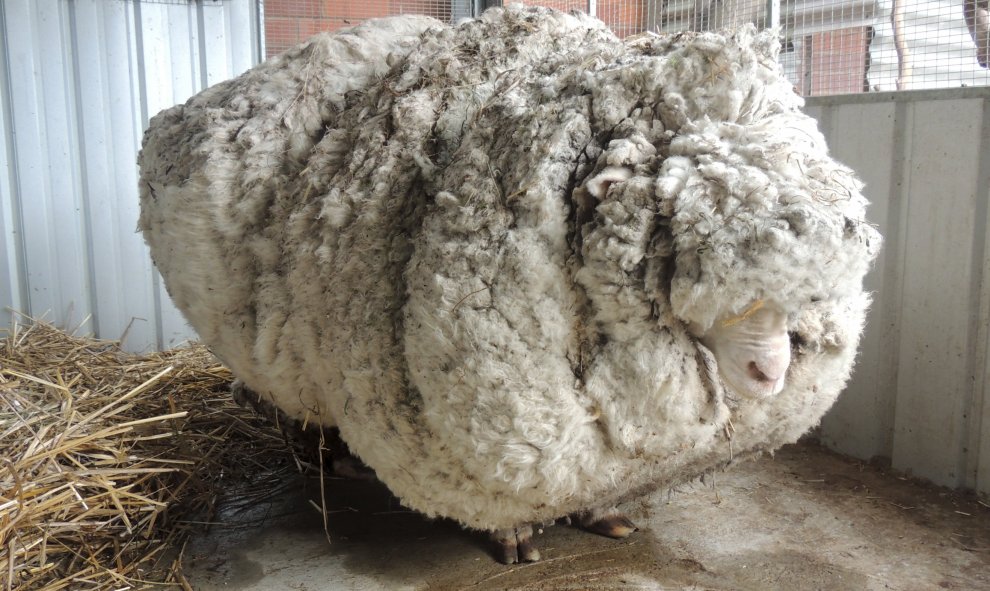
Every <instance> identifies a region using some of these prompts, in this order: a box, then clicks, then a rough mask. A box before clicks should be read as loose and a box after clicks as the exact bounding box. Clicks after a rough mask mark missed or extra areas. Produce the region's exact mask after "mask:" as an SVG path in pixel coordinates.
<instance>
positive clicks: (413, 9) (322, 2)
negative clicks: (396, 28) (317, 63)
mask: <svg viewBox="0 0 990 591" xmlns="http://www.w3.org/2000/svg"><path fill="white" fill-rule="evenodd" d="M263 4H264V14H265V48H266V49H265V54H266V57H271V56H273V55H276V54H279V53H281V52H283V51H285V50H286V49H288V48H290V47H292V46H293V45H295V44H297V43H299V42H300V41H303V40H305V39H307V38H309V37H310V36H312V35H314V34H316V33H319V32H321V31H336V30H337V29H340V28H343V27H349V26H352V25H356V24H358V23H360V22H361V21H363V20H366V19H369V18H375V17H381V16H392V15H398V14H426V15H429V16H432V17H434V18H437V19H440V20H442V21H444V22H450V21H451V20H452V19H453V18H460V17H461V16H470V13H468V14H460V15H456V16H455V14H454V13H453V11H452V10H451V0H263Z"/></svg>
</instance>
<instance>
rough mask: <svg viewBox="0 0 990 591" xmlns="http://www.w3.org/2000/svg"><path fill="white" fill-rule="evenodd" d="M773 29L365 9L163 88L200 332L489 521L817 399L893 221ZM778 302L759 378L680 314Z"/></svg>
mask: <svg viewBox="0 0 990 591" xmlns="http://www.w3.org/2000/svg"><path fill="white" fill-rule="evenodd" d="M777 51H778V47H777V41H776V39H775V36H774V35H773V34H772V33H757V32H756V31H755V29H753V28H742V29H739V30H737V31H732V32H727V33H701V34H695V33H685V34H679V35H674V36H657V35H643V36H638V37H635V38H632V39H627V40H625V41H622V40H619V39H618V38H616V37H615V36H614V35H613V34H612V33H611V32H610V31H609V30H608V29H607V28H606V27H605V26H604V25H603V24H601V23H600V22H598V21H596V20H594V19H591V18H589V17H585V16H580V15H577V16H572V15H567V14H562V13H559V12H554V11H550V10H547V9H536V8H523V7H515V8H509V9H505V10H501V9H493V10H489V11H487V12H486V13H485V14H484V16H482V17H481V18H479V19H477V20H473V21H468V22H465V23H462V24H460V25H458V26H456V27H447V26H444V25H441V24H440V23H439V22H437V21H435V20H432V19H429V18H426V17H414V16H409V17H399V18H392V19H383V20H374V21H369V22H367V23H365V24H363V25H361V26H358V27H355V28H353V29H350V30H347V31H343V32H340V33H337V34H335V35H330V34H326V35H321V36H317V37H314V38H313V39H311V40H310V41H308V42H307V43H305V44H303V45H300V46H299V47H297V48H295V49H293V50H290V51H288V52H287V53H285V54H283V55H282V56H279V57H278V58H275V59H273V60H270V61H268V62H266V63H265V64H262V65H260V66H258V67H256V68H254V69H252V70H250V71H249V72H247V73H246V74H244V75H242V76H241V77H239V78H237V79H235V80H231V81H229V82H225V83H222V84H219V85H217V86H214V87H212V88H210V89H208V90H206V91H204V92H203V93H201V94H199V95H197V96H195V97H194V98H192V99H191V100H190V101H189V102H188V103H186V104H185V105H180V106H176V107H174V108H172V109H169V110H167V111H164V112H163V113H161V114H159V115H158V116H157V117H155V118H154V120H153V121H152V123H151V127H150V129H149V130H148V132H147V135H146V136H145V141H144V149H143V152H142V155H141V167H142V177H141V206H142V213H141V221H140V226H141V229H142V230H143V231H144V233H145V236H146V237H147V241H148V244H149V245H150V247H151V250H152V254H153V257H154V260H155V262H156V264H157V265H158V268H159V269H160V270H161V272H162V274H163V275H164V278H165V281H166V284H167V285H168V288H169V292H170V294H171V295H172V297H173V299H174V300H175V302H176V304H177V305H178V307H179V308H180V309H181V310H182V311H183V312H184V313H185V315H186V316H187V318H188V319H189V321H190V322H191V323H192V325H193V326H194V327H195V328H196V330H197V331H198V332H199V334H200V336H201V338H202V340H203V341H204V342H205V343H207V344H208V345H209V347H210V348H211V349H212V350H213V351H214V352H215V353H216V354H217V355H218V356H219V357H220V358H221V359H222V360H223V361H224V362H225V363H226V364H228V365H229V366H230V368H231V369H232V370H233V372H234V374H235V375H236V376H238V377H239V378H240V379H241V380H243V381H244V382H245V384H246V385H247V387H248V388H250V389H251V390H253V391H254V392H256V393H258V395H259V396H260V397H262V398H265V399H269V400H271V401H273V402H274V403H275V404H276V405H277V406H278V407H280V408H281V409H282V410H284V411H285V412H286V413H288V414H289V415H290V416H294V417H296V418H299V419H301V420H304V421H306V422H307V423H309V424H316V423H320V424H323V425H337V426H338V427H339V428H340V433H341V435H342V437H343V438H344V440H345V441H346V442H347V443H348V445H349V446H350V447H351V449H352V450H353V452H354V453H356V454H357V455H358V456H359V457H360V458H361V459H362V460H364V462H366V463H367V464H368V465H369V466H371V467H372V468H373V469H374V470H375V471H376V472H377V474H378V477H379V478H380V479H381V480H382V481H384V482H385V483H386V484H387V485H388V487H389V488H390V489H391V490H392V491H393V492H394V493H395V494H396V495H397V496H398V497H400V498H401V499H402V501H403V502H404V503H405V504H407V505H408V506H410V507H412V508H415V509H417V510H419V511H422V512H424V513H426V514H428V515H443V516H447V517H451V518H454V519H457V520H459V521H460V522H461V523H463V524H465V525H468V526H471V527H475V528H481V529H496V528H503V527H511V526H516V525H519V524H522V523H525V522H533V521H543V520H549V519H552V518H556V517H559V516H562V515H565V514H568V513H571V512H574V511H578V510H584V509H589V508H597V507H604V506H608V505H611V504H614V503H616V502H618V501H620V500H622V499H624V498H628V497H630V496H632V495H635V494H639V493H642V492H644V491H646V490H648V489H651V488H655V487H664V486H669V485H672V484H675V483H677V482H679V481H682V480H684V479H688V478H692V477H695V476H697V475H698V474H700V473H702V472H704V471H706V470H710V469H712V468H714V467H716V466H721V465H724V464H726V463H728V462H729V461H731V460H732V459H733V458H738V457H740V456H742V455H746V454H749V453H752V452H754V451H759V450H772V449H774V448H776V447H778V446H780V445H782V444H784V443H787V442H791V441H794V440H795V439H797V437H798V436H800V435H801V434H802V433H803V432H805V431H806V430H807V429H808V428H809V427H811V426H813V425H815V424H817V422H818V421H819V419H820V417H821V416H822V414H823V413H824V412H825V411H826V410H827V409H828V408H829V406H830V405H831V404H832V402H833V401H834V399H835V397H836V396H837V395H838V393H839V391H840V390H841V388H842V387H843V385H844V384H845V382H846V380H847V378H848V376H849V372H850V369H851V366H852V364H853V358H854V356H855V350H856V346H857V342H858V339H859V335H860V332H861V330H862V325H863V321H864V313H865V309H866V307H867V305H868V299H869V298H868V296H867V295H866V294H864V292H863V290H862V277H863V275H864V274H865V272H866V271H867V269H868V267H869V265H870V263H871V261H872V259H873V257H874V256H875V254H876V251H877V249H878V248H879V246H880V237H879V235H878V234H877V232H876V231H875V230H874V229H873V228H872V227H871V226H870V225H868V224H867V223H866V222H865V220H864V208H865V206H866V200H865V199H864V198H863V196H862V195H861V193H860V188H861V185H860V183H859V182H858V181H857V180H856V178H855V177H854V175H853V173H852V172H851V171H850V170H849V169H848V168H846V167H844V166H843V165H841V164H839V163H837V162H835V161H834V160H833V159H831V158H830V157H829V156H828V153H827V148H826V145H825V142H824V139H823V137H822V136H821V134H820V133H819V132H818V130H817V127H816V124H815V122H814V121H813V120H812V119H810V118H808V117H806V116H805V115H803V114H802V113H801V112H800V111H799V108H800V106H801V104H802V103H801V99H800V97H798V96H796V95H795V93H794V92H793V90H792V87H791V85H790V84H789V83H788V82H787V81H786V80H785V79H784V78H783V76H782V74H781V71H780V68H779V66H778V64H777V62H776V53H777ZM754 302H756V303H757V304H756V305H760V304H762V305H774V306H778V307H782V308H783V309H785V310H786V311H787V312H788V313H789V314H790V316H789V318H790V320H789V330H790V332H791V336H792V342H793V351H792V356H793V361H792V364H791V367H790V369H789V371H788V376H787V386H786V388H785V389H784V390H783V391H782V392H781V393H780V394H779V395H777V396H775V397H771V398H764V399H749V398H745V397H741V396H737V395H735V394H734V393H733V392H732V391H731V390H729V389H727V388H726V387H725V386H724V385H723V383H722V381H721V380H720V379H719V377H718V373H717V362H716V361H715V359H714V358H713V356H712V355H711V354H710V353H709V352H708V351H707V349H705V348H704V347H702V346H701V345H700V343H699V341H698V339H697V338H696V335H701V334H703V333H704V332H705V331H706V330H708V329H709V328H711V327H712V326H713V325H714V324H715V323H717V322H724V321H725V319H729V318H732V317H734V316H738V315H740V314H744V313H745V312H746V311H747V310H750V309H752V307H753V306H754Z"/></svg>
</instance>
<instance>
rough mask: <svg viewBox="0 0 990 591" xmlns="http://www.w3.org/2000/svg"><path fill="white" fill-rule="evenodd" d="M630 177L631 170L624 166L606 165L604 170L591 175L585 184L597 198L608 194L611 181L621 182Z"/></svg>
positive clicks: (599, 198)
mask: <svg viewBox="0 0 990 591" xmlns="http://www.w3.org/2000/svg"><path fill="white" fill-rule="evenodd" d="M630 178H632V171H631V170H629V169H628V168H626V167H624V166H606V167H605V169H604V170H602V171H601V172H599V173H598V174H596V175H595V176H594V177H592V178H591V179H590V180H589V181H588V182H587V183H585V186H586V187H587V188H588V192H589V193H591V195H592V196H593V197H594V198H595V199H598V200H601V199H603V198H604V197H605V195H607V194H608V188H609V187H610V186H611V185H612V183H621V182H622V181H628V180H629V179H630Z"/></svg>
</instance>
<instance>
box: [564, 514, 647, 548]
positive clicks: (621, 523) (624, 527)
mask: <svg viewBox="0 0 990 591" xmlns="http://www.w3.org/2000/svg"><path fill="white" fill-rule="evenodd" d="M572 520H573V521H574V522H575V523H576V524H577V525H578V527H580V528H581V529H583V530H585V531H589V532H591V533H594V534H598V535H601V536H607V537H609V538H615V539H617V540H620V539H622V538H627V537H629V534H631V533H633V532H634V531H636V530H637V529H639V528H637V527H636V524H635V523H633V522H632V521H631V520H630V519H629V518H628V517H626V516H625V515H623V514H622V513H619V512H618V511H617V510H615V509H612V510H609V511H588V512H586V513H578V514H576V515H574V516H572Z"/></svg>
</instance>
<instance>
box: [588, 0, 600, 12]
mask: <svg viewBox="0 0 990 591" xmlns="http://www.w3.org/2000/svg"><path fill="white" fill-rule="evenodd" d="M588 15H589V16H598V0H588Z"/></svg>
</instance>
